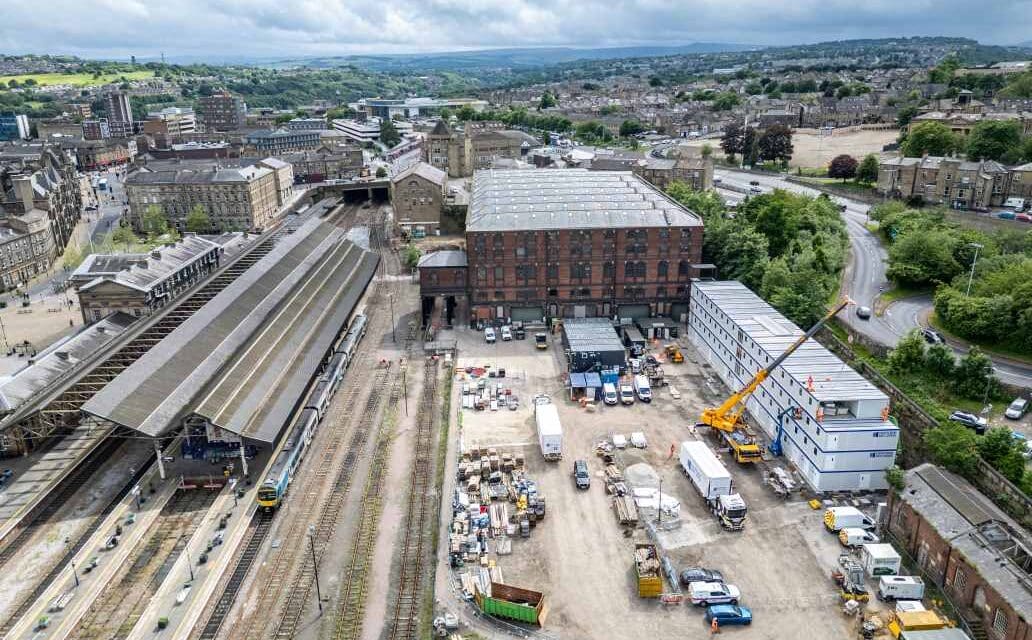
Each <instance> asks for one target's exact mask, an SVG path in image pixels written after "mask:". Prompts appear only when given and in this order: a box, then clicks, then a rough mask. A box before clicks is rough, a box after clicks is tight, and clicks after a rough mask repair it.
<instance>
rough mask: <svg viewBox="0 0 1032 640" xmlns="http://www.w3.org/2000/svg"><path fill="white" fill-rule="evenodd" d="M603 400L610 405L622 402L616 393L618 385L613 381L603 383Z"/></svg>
mask: <svg viewBox="0 0 1032 640" xmlns="http://www.w3.org/2000/svg"><path fill="white" fill-rule="evenodd" d="M602 401H603V402H605V403H606V404H608V405H614V404H618V403H619V402H620V396H618V395H616V385H615V384H613V383H612V382H607V383H605V384H604V385H602Z"/></svg>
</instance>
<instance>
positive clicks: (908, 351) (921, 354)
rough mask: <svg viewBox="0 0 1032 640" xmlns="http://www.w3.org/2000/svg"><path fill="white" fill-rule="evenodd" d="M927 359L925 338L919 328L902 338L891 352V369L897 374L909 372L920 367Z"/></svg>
mask: <svg viewBox="0 0 1032 640" xmlns="http://www.w3.org/2000/svg"><path fill="white" fill-rule="evenodd" d="M924 359H925V343H924V339H922V338H921V336H920V334H918V332H917V329H913V330H911V331H910V332H909V333H908V334H907V335H905V336H903V337H902V338H900V340H899V342H897V343H896V348H895V349H893V350H892V351H890V352H889V369H890V370H892V372H893V373H896V374H904V375H905V374H908V373H911V372H912V371H915V370H917V369H920V368H921V367H922V365H923V364H924Z"/></svg>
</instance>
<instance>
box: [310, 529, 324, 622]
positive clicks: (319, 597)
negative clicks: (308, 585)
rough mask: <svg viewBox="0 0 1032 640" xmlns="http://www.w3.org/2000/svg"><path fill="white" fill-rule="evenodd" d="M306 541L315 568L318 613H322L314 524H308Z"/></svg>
mask: <svg viewBox="0 0 1032 640" xmlns="http://www.w3.org/2000/svg"><path fill="white" fill-rule="evenodd" d="M308 543H309V548H310V549H311V550H312V567H314V568H315V597H316V598H317V599H318V602H319V615H320V616H321V615H322V589H320V588H319V563H318V562H316V560H315V525H314V524H310V525H308Z"/></svg>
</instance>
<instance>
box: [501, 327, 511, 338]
mask: <svg viewBox="0 0 1032 640" xmlns="http://www.w3.org/2000/svg"><path fill="white" fill-rule="evenodd" d="M502 340H503V341H505V342H508V341H509V340H512V329H510V328H509V325H505V326H504V327H502Z"/></svg>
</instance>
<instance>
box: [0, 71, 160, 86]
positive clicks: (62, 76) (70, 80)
mask: <svg viewBox="0 0 1032 640" xmlns="http://www.w3.org/2000/svg"><path fill="white" fill-rule="evenodd" d="M123 77H124V78H125V79H126V80H143V79H144V78H153V77H154V72H153V71H149V70H148V71H127V72H125V73H102V74H101V75H100V76H97V77H94V76H93V74H90V73H27V74H25V75H20V76H0V86H3V87H6V86H7V83H9V82H10V81H11V80H17V81H18V83H19V84H25V81H26V80H29V79H30V78H31V79H32V80H35V81H36V84H37V85H38V86H41V87H42V86H46V85H52V84H70V85H72V86H75V87H88V86H90V85H101V84H108V83H110V82H116V81H118V80H119V79H120V78H123Z"/></svg>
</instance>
